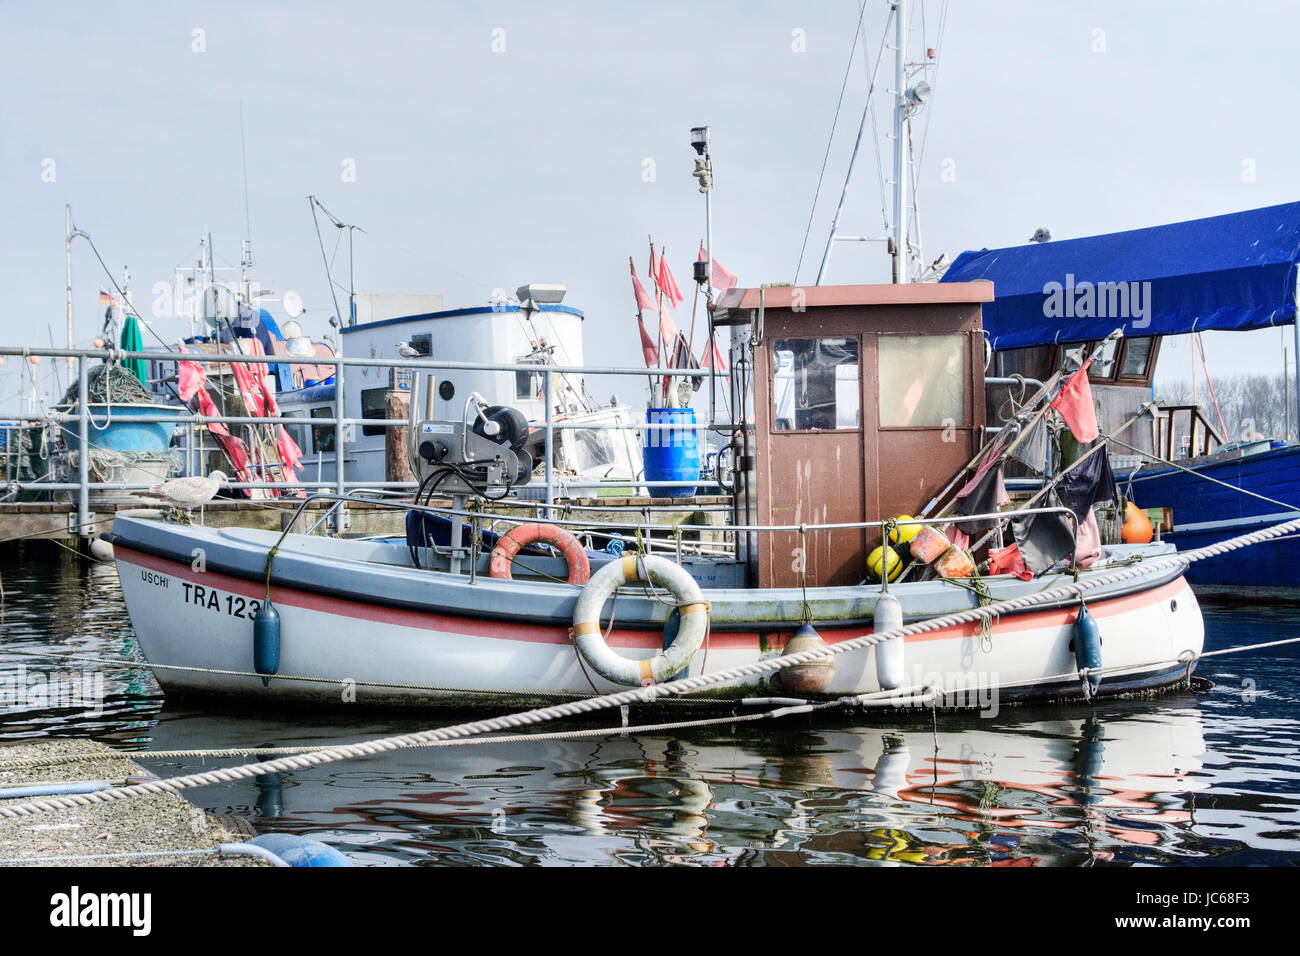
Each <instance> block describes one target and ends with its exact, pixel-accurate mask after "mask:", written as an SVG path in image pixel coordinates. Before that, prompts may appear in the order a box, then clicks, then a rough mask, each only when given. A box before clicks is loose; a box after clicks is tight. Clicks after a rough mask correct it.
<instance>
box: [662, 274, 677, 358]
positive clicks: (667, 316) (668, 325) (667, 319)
mask: <svg viewBox="0 0 1300 956" xmlns="http://www.w3.org/2000/svg"><path fill="white" fill-rule="evenodd" d="M659 261H660V262H663V259H662V258H661V259H660V260H659ZM659 338H660V339H661V340H662V341H663V342H664V343H665V344H672V342H674V341H675V340H676V339H677V323H676V322H674V321H673V317H672V314H671V313H669V311H668V306H666V305H664V306H660V307H659Z"/></svg>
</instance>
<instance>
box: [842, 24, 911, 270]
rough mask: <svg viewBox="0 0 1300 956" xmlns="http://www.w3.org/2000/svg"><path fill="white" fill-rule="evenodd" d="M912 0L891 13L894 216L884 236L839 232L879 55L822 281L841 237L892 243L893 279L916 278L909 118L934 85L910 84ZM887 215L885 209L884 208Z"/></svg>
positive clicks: (854, 145)
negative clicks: (911, 242)
mask: <svg viewBox="0 0 1300 956" xmlns="http://www.w3.org/2000/svg"><path fill="white" fill-rule="evenodd" d="M909 2H910V0H894V2H892V3H891V4H890V8H889V11H890V12H889V15H890V16H891V17H892V18H893V23H894V88H893V89H892V90H891V91H890V93H891V95H892V96H893V98H894V125H893V131H892V133H891V134H890V136H891V137H892V139H893V141H894V143H893V146H894V149H893V157H894V177H893V180H892V181H891V182H892V186H893V205H894V214H893V222H892V223H887V224H886V233H887V235H884V236H849V235H840V233H839V227H840V217H841V215H842V214H843V212H844V200H845V197H846V196H847V195H848V191H849V183H850V182H851V181H852V179H853V168H854V166H855V165H856V163H857V159H858V150H859V147H861V145H862V135H863V132H864V130H865V128H866V124H867V120H868V118H870V116H871V115H872V113H871V109H872V95H873V94H874V93H875V89H876V74H877V72H878V71H879V69H880V60H879V59H878V60H877V62H876V65H875V68H874V69H873V71H872V74H871V83H870V85H869V86H868V88H867V103H866V106H865V107H864V108H863V110H862V119H861V120H860V121H859V122H858V135H857V139H855V140H854V143H853V153H852V155H851V156H850V157H849V168H848V172H847V173H845V175H844V185H843V187H842V188H841V190H840V201H839V204H838V205H837V206H836V207H835V215H834V217H833V218H832V219H831V229H830V236H829V237H828V238H827V240H826V250H825V252H823V253H822V261H821V266H820V267H819V268H818V270H817V280H816V284H817V285H821V284H822V281H823V280H824V279H825V278H826V272H827V269H828V268H829V266H830V258H831V250H832V249H833V248H834V247H835V243H836V242H886V243H888V244H889V254H890V256H891V257H892V259H893V264H892V268H891V274H892V279H893V281H894V282H896V283H902V282H910V281H911V252H912V250H911V246H910V245H909V244H908V238H907V237H908V232H909V231H910V227H909V211H908V205H907V193H908V180H909V175H910V174H909V170H910V169H911V147H910V143H909V140H910V139H911V137H910V128H911V127H910V124H911V121H912V117H913V116H914V115H916V112H917V111H918V110H919V109H920V108H921V106H922V104H923V103H924V102H925V101H926V100H927V99H928V98H929V96H930V93H931V88H930V85H929V84H928V83H926V82H925V81H924V80H922V81H920V82H918V83H917V84H916V85H915V86H913V87H910V88H909V87H908V85H907V84H908V74H907V39H908V29H909V26H908V16H907V13H908V3H909ZM888 30H889V23H888V22H886V24H885V31H886V35H887V34H888ZM931 59H933V51H927V60H926V62H925V63H923V64H922V65H921V69H922V70H924V69H926V68H928V67H929V66H931V65H932V64H931V63H930V62H929V61H930V60H931ZM882 185H883V184H882ZM881 199H882V200H883V199H884V197H883V196H882V197H881ZM882 215H884V211H883V209H882Z"/></svg>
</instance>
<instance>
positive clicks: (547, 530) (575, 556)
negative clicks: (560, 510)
mask: <svg viewBox="0 0 1300 956" xmlns="http://www.w3.org/2000/svg"><path fill="white" fill-rule="evenodd" d="M537 543H541V544H549V545H552V546H553V547H555V548H556V550H558V551H559V552H560V555H561V556H562V557H563V558H564V560H565V563H566V564H568V566H569V583H570V584H578V585H582V584H586V583H587V581H589V580H590V579H591V562H590V561H588V560H587V551H586V549H585V548H583V546H582V544H581V543H580V542H579V541H578V539H577V538H575V537H574V536H573V535H572V534H570V533H569V532H568V531H565V530H564V529H563V528H561V527H559V526H558V525H553V524H542V523H541V522H538V521H530V522H529V523H528V524H521V525H519V526H518V527H516V528H512V529H511V530H510V532H509V533H508V534H505V535H502V536H501V539H500V540H499V541H497V546H496V547H495V548H493V549H492V561H491V563H490V564H489V565H488V567H489V570H488V573H489V574H491V575H492V577H494V578H504V579H505V580H507V581H508V580H510V565H511V563H512V562H513V561H514V559H515V555H516V554H518V553H519V549H520V548H523V547H526V546H527V545H530V544H537Z"/></svg>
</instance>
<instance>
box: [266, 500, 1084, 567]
mask: <svg viewBox="0 0 1300 956" xmlns="http://www.w3.org/2000/svg"><path fill="white" fill-rule="evenodd" d="M313 501H331V502H333V504H332V505H331V507H330V508H329V509H328V510H327V511H326V512H325V513H324V514H321V515H319V516H318V517H317V518H316V521H315V522H313V524H312V525H311V527H310V529H309V530H308V531H307V532H306V533H307V534H312V533H314V532H315V530H316V529H317V528H319V527H320V526H321V525H322V524H324V522H325V521H326V520H327V519H328V517H329V515H330V513H331V512H333V511H334V510H335V509H336V508H339V507H341V506H343V505H345V504H347V503H349V502H351V503H367V504H372V505H378V506H380V507H389V508H395V509H401V510H405V511H408V512H417V513H424V514H431V515H437V516H439V517H444V518H448V519H451V527H450V535H449V538H448V542H449V543H448V546H447V547H445V548H444V547H440V546H438V545H437V544H435V543H433V542H432V541H430V542H429V543H428V545H427V546H428V547H429V549H430V550H432V551H433V552H434V553H436V554H438V555H442V556H452V557H456V556H460V557H464V556H465V552H466V551H467V550H468V551H469V552H470V553H469V557H470V559H471V560H470V563H469V566H470V573H471V575H472V574H473V573H474V568H475V566H476V565H477V557H478V555H479V554H480V553H481V551H480V547H479V546H480V537H481V532H483V531H484V530H488V531H491V530H493V529H494V528H495V527H496V526H497V525H522V524H527V523H529V522H531V521H535V520H537V517H536V516H535V515H534V516H529V515H511V514H504V513H501V512H498V511H488V510H479V509H475V508H456V507H448V506H441V505H421V504H416V503H414V502H410V501H392V500H386V499H383V498H376V497H366V496H361V495H348V494H343V495H339V494H334V493H330V492H321V493H318V494H313V495H309V496H308V497H306V498H304V499H303V500H302V501H301V502H300V503H299V505H298V507H297V509H296V510H295V511H294V513H293V515H292V516H291V517H290V519H289V520H288V521H287V522H286V523H285V525H284V528H283V530H282V531H281V533H280V537H279V539H277V541H276V543H275V547H276V548H277V549H278V548H279V547H280V546H281V545H282V544H283V543H284V541H285V539H286V538H287V537H288V536H289V534H290V533H292V531H293V528H294V527H295V525H296V524H297V523H298V520H299V518H301V516H302V515H303V514H304V513H305V512H306V510H307V507H308V505H309V504H310V503H311V502H313ZM493 504H496V505H498V506H504V507H510V508H514V507H517V506H528V505H532V504H536V503H535V502H527V501H522V500H507V501H501V502H493ZM552 510H563V506H560V507H559V508H558V509H557V506H552ZM582 510H604V509H602V508H599V506H597V507H594V508H592V509H586V508H584V509H582ZM637 510H638V511H639V512H640V515H639V516H640V517H643V519H644V520H643V521H642V522H640V523H636V524H632V525H629V523H628V522H627V521H605V520H600V519H588V518H565V517H560V516H549V515H548V516H546V518H545V520H546V522H547V523H548V524H554V525H558V526H559V527H561V528H565V529H570V530H572V529H576V530H577V531H578V532H580V533H583V534H586V535H588V536H590V537H591V538H597V539H599V538H603V539H605V540H606V541H613V540H625V538H624V532H625V531H627V530H628V529H629V528H634V529H635V530H636V532H637V533H638V534H637V538H638V542H637V543H638V544H639V545H640V546H641V547H643V548H645V549H646V550H647V551H651V552H653V551H656V550H657V551H661V552H665V553H675V555H676V557H677V558H678V560H680V559H681V558H682V557H683V555H684V553H685V549H684V547H683V541H682V534H683V533H684V532H685V531H686V530H687V529H686V528H683V527H681V526H680V525H671V526H665V525H662V524H658V525H657V524H653V523H652V522H651V520H650V519H651V517H652V516H653V514H654V513H655V511H656V510H657V509H656V508H653V507H650V506H646V507H643V508H640V509H637ZM1040 514H1057V515H1061V516H1063V517H1065V518H1066V520H1067V521H1069V523H1070V527H1071V531H1072V533H1073V536H1074V537H1075V539H1076V540H1077V538H1078V531H1079V527H1078V518H1077V517H1076V516H1075V514H1074V512H1073V511H1071V510H1070V509H1069V508H1068V507H1065V506H1063V505H1050V506H1043V507H1037V508H1019V509H1013V510H1011V511H992V512H984V513H981V514H971V515H945V516H941V517H933V518H887V519H884V520H879V521H841V522H823V523H806V524H785V525H775V524H727V525H691V526H689V530H691V531H695V532H708V531H714V532H721V533H729V534H731V535H732V542H731V544H732V547H731V548H729V549H725V550H723V549H720V548H716V547H715V548H710V547H707V546H703V545H697V546H695V547H693V548H692V549H691V550H692V551H695V552H697V553H699V554H714V555H729V556H731V557H732V558H737V557H738V555H737V552H736V550H735V546H736V544H737V538H736V536H737V535H741V534H798V535H801V536H806V535H807V534H809V533H811V532H817V531H846V530H872V529H875V530H884V529H889V530H891V531H892V530H893V529H894V528H903V527H909V526H911V527H934V526H938V525H949V524H953V523H954V522H957V523H962V522H968V521H997V522H998V523H999V524H998V526H999V529H1001V527H1002V524H1003V523H1005V522H1008V521H1011V520H1013V519H1015V518H1022V517H1026V516H1029V515H1040ZM466 526H468V527H469V529H470V536H469V540H470V546H469V548H468V549H466V548H465V547H464V546H463V545H461V546H457V545H456V542H457V541H458V540H460V539H462V538H463V535H464V530H465V528H466ZM656 531H658V532H659V535H658V537H656V535H655V532H656ZM665 531H670V532H671V534H670V536H671V538H672V540H667V539H666V537H665V535H664V534H663V533H664V532H665ZM422 546H424V545H422ZM1070 560H1071V566H1073V557H1071V559H1070Z"/></svg>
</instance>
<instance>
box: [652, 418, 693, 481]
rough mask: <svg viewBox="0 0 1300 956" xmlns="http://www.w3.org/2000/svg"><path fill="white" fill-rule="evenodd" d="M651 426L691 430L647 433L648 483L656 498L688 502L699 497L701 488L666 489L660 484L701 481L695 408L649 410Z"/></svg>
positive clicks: (663, 429) (657, 430) (656, 430)
mask: <svg viewBox="0 0 1300 956" xmlns="http://www.w3.org/2000/svg"><path fill="white" fill-rule="evenodd" d="M645 420H646V424H648V425H685V426H692V427H687V428H653V429H651V428H648V429H646V432H645V448H644V452H643V455H644V460H645V480H646V487H647V488H649V490H650V494H652V495H654V496H655V497H656V498H685V497H687V496H689V495H693V494H695V491H696V489H697V487H698V486H697V485H689V486H686V485H682V486H679V487H665V486H663V485H656V484H655V482H659V481H692V482H698V481H699V479H700V437H699V433H698V432H697V431H695V429H694V427H693V426H694V425H695V409H693V408H648V409H646V413H645Z"/></svg>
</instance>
